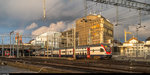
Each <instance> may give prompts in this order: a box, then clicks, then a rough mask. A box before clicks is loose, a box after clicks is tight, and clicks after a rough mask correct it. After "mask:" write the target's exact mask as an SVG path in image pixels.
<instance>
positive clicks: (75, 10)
mask: <svg viewBox="0 0 150 75" xmlns="http://www.w3.org/2000/svg"><path fill="white" fill-rule="evenodd" d="M42 1H43V0H0V26H1V27H0V34H8V33H9V32H11V31H15V32H20V33H21V34H23V35H39V34H41V33H44V32H46V31H49V30H53V31H64V30H67V29H69V28H71V27H72V24H74V21H75V20H76V19H78V18H80V17H82V16H84V3H83V0H46V19H45V20H43V17H42V16H43V2H42ZM137 1H138V0H137ZM139 1H142V2H145V1H146V2H147V3H150V2H149V0H139ZM88 7H89V8H88V13H96V14H100V13H101V14H102V15H103V16H104V17H106V18H107V19H109V20H110V21H111V22H112V23H113V24H116V8H115V7H114V6H110V5H104V4H96V3H92V2H88ZM142 13H143V14H145V13H147V12H142ZM138 14H139V13H138V11H137V10H134V9H127V8H122V7H119V24H120V25H119V26H118V27H115V39H116V38H117V36H118V37H119V40H120V41H124V32H123V30H124V28H126V29H127V30H128V31H131V32H133V33H135V26H136V25H137V24H138V23H139V15H138ZM149 24H150V16H149V15H142V25H145V26H147V27H146V28H145V29H143V28H141V29H140V32H139V35H140V37H139V38H140V39H141V40H142V41H144V40H145V39H146V38H147V37H149V36H150V35H149V34H150V30H149V28H150V26H149ZM130 37H131V35H129V38H130Z"/></svg>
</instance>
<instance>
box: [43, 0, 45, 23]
mask: <svg viewBox="0 0 150 75" xmlns="http://www.w3.org/2000/svg"><path fill="white" fill-rule="evenodd" d="M45 2H46V1H45V0H43V19H44V20H45V18H46V6H45V5H46V3H45Z"/></svg>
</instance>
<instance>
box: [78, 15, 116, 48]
mask: <svg viewBox="0 0 150 75" xmlns="http://www.w3.org/2000/svg"><path fill="white" fill-rule="evenodd" d="M76 32H77V34H78V45H79V46H83V45H93V44H99V43H112V40H113V32H114V27H113V24H112V23H110V21H109V20H107V19H105V18H104V17H103V16H101V15H96V14H90V15H88V16H86V17H83V18H80V19H78V20H76Z"/></svg>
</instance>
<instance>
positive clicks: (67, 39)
mask: <svg viewBox="0 0 150 75" xmlns="http://www.w3.org/2000/svg"><path fill="white" fill-rule="evenodd" d="M67 48H68V32H67Z"/></svg>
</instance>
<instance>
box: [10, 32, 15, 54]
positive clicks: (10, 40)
mask: <svg viewBox="0 0 150 75" xmlns="http://www.w3.org/2000/svg"><path fill="white" fill-rule="evenodd" d="M12 33H14V31H12V32H10V56H11V34H12Z"/></svg>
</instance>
